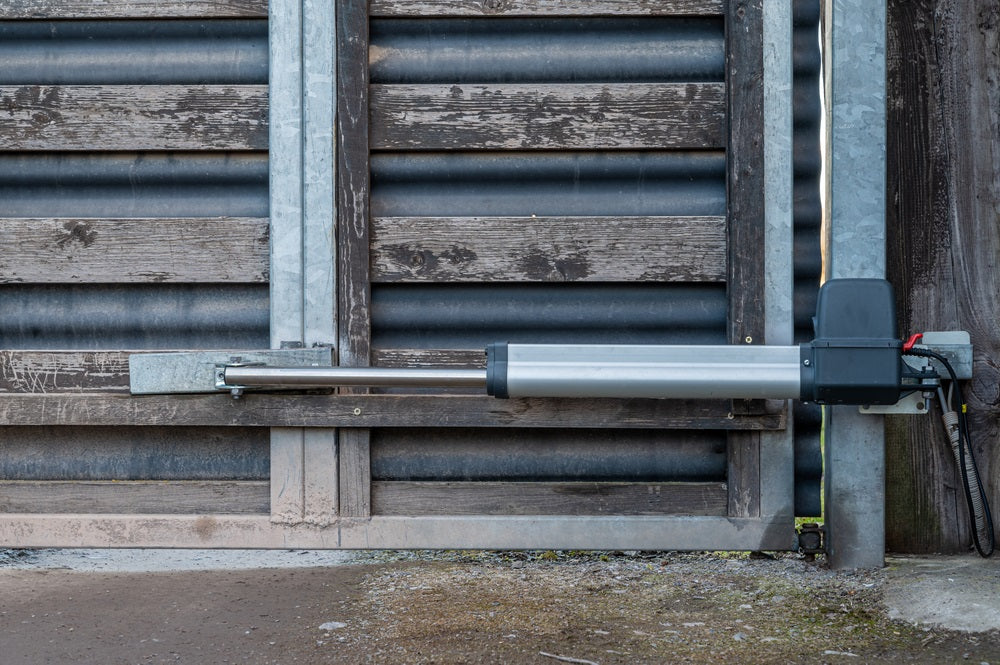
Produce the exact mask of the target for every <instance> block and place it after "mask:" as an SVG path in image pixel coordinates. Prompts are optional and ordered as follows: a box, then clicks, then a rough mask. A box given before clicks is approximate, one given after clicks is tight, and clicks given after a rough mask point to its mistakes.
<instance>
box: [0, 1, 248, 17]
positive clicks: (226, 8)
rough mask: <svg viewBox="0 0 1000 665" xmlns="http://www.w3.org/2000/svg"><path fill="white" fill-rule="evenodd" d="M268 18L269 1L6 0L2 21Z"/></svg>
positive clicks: (0, 14)
mask: <svg viewBox="0 0 1000 665" xmlns="http://www.w3.org/2000/svg"><path fill="white" fill-rule="evenodd" d="M25 18H31V19H74V18H267V0H3V2H0V19H25Z"/></svg>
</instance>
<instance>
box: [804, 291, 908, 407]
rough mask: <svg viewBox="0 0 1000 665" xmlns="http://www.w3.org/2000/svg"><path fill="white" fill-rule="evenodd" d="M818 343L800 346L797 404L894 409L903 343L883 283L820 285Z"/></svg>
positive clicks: (893, 305) (890, 295)
mask: <svg viewBox="0 0 1000 665" xmlns="http://www.w3.org/2000/svg"><path fill="white" fill-rule="evenodd" d="M814 324H815V328H816V338H815V339H814V340H813V341H812V342H809V343H807V344H802V345H801V347H800V348H801V358H802V387H801V393H800V399H801V400H802V401H804V402H816V403H819V404H895V403H896V402H898V401H899V398H900V396H901V393H902V388H901V384H902V366H903V362H902V348H903V343H902V341H900V339H899V337H898V335H897V333H896V301H895V297H894V295H893V290H892V285H891V284H889V282H887V281H885V280H884V279H835V280H830V281H828V282H826V283H825V284H823V286H822V288H820V292H819V301H818V302H817V305H816V318H815V320H814Z"/></svg>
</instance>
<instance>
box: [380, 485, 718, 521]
mask: <svg viewBox="0 0 1000 665" xmlns="http://www.w3.org/2000/svg"><path fill="white" fill-rule="evenodd" d="M372 513H373V514H375V515H400V516H412V517H417V516H425V515H665V514H670V515H716V516H722V515H725V514H726V485H725V484H724V483H619V482H606V483H602V482H555V483H542V482H538V483H533V482H510V483H506V482H408V481H376V482H373V483H372Z"/></svg>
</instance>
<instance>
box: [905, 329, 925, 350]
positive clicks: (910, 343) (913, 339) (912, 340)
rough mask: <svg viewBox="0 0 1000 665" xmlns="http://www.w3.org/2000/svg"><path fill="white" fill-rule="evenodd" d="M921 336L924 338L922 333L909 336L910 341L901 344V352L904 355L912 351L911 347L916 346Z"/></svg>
mask: <svg viewBox="0 0 1000 665" xmlns="http://www.w3.org/2000/svg"><path fill="white" fill-rule="evenodd" d="M923 336H924V334H923V333H917V334H915V335H910V339H908V340H906V341H905V342H904V343H903V352H904V353H906V352H907V351H911V350H913V345H914V344H916V343H917V342H919V341H920V340H921V339H923Z"/></svg>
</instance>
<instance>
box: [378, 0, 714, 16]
mask: <svg viewBox="0 0 1000 665" xmlns="http://www.w3.org/2000/svg"><path fill="white" fill-rule="evenodd" d="M722 9H723V0H414V1H412V2H411V1H409V0H372V2H371V15H372V16H605V15H607V16H616V15H617V16H670V15H674V16H713V15H719V14H722Z"/></svg>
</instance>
